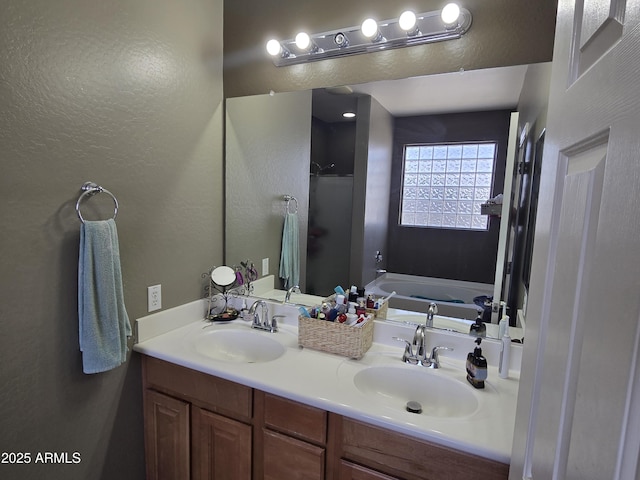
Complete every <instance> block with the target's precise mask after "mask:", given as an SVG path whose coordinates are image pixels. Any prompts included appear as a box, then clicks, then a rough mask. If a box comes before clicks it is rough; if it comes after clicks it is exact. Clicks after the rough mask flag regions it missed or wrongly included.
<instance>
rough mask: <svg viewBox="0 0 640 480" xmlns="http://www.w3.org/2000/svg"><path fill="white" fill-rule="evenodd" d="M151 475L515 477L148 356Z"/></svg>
mask: <svg viewBox="0 0 640 480" xmlns="http://www.w3.org/2000/svg"><path fill="white" fill-rule="evenodd" d="M142 365H143V384H144V421H145V456H146V462H147V478H148V479H150V480H151V479H153V480H155V479H171V480H183V479H184V480H187V479H191V478H192V479H204V478H206V479H212V480H219V479H225V480H226V479H233V480H251V479H253V480H298V479H300V480H394V479H395V480H398V479H403V480H430V479H433V480H436V479H438V480H439V479H442V478H447V479H450V480H477V479H478V478H482V479H483V480H506V479H507V478H508V473H509V466H508V465H506V464H503V463H500V462H495V461H492V460H488V459H485V458H482V457H478V456H476V455H471V454H467V453H464V452H460V451H458V450H454V449H450V448H446V447H443V446H440V445H436V444H433V443H430V442H427V441H424V440H419V439H416V438H413V437H409V436H406V435H402V434H399V433H396V432H393V431H389V430H386V429H384V428H379V427H375V426H372V425H369V424H366V423H362V422H359V421H355V420H352V419H350V418H346V417H343V416H341V415H337V414H334V413H328V412H326V411H324V410H321V409H318V408H315V407H311V406H308V405H304V404H301V403H299V402H295V401H292V400H288V399H285V398H282V397H278V396H276V395H271V394H269V393H265V392H261V391H259V390H253V389H251V388H249V387H246V386H244V385H240V384H236V383H234V382H230V381H228V380H224V379H221V378H217V377H213V376H211V375H207V374H204V373H200V372H196V371H194V370H190V369H188V368H185V367H180V366H178V365H175V364H172V363H168V362H164V361H162V360H158V359H155V358H152V357H148V356H143V361H142Z"/></svg>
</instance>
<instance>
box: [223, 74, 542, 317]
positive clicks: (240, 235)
mask: <svg viewBox="0 0 640 480" xmlns="http://www.w3.org/2000/svg"><path fill="white" fill-rule="evenodd" d="M528 68H530V67H529V66H527V65H521V66H516V67H503V68H497V69H488V70H481V71H475V72H474V71H469V72H464V73H453V74H443V75H431V76H427V77H420V78H410V79H405V80H393V81H385V82H374V83H371V84H363V85H350V86H348V87H346V86H345V87H340V88H331V89H320V90H316V91H313V92H312V91H300V92H287V93H277V94H272V95H256V96H251V97H237V98H229V99H227V111H226V175H227V178H226V183H227V185H233V188H230V189H228V190H227V193H226V242H225V243H226V248H225V261H226V263H227V264H235V263H238V261H239V259H241V258H246V257H251V258H254V259H258V260H260V259H264V260H263V261H262V266H263V269H262V271H261V275H262V276H264V275H267V274H272V275H274V276H275V282H276V288H278V286H279V283H280V282H279V280H278V262H279V260H280V249H281V242H282V226H283V218H284V214H285V212H286V203H285V202H284V200H283V199H284V198H285V196H287V195H289V196H294V197H296V198H297V200H298V204H299V208H298V224H299V238H300V243H301V246H300V278H301V281H300V288H301V290H302V291H303V292H304V293H309V294H314V295H318V296H329V295H330V294H331V293H333V287H334V286H336V285H342V286H343V287H349V286H350V285H352V284H355V285H358V286H360V287H363V286H365V285H368V284H372V283H376V282H382V281H383V280H384V279H385V275H386V279H387V280H389V278H391V279H392V280H398V278H401V277H403V276H408V277H413V276H417V275H416V272H415V271H413V270H412V269H413V268H414V267H413V266H414V265H418V264H420V263H421V262H422V263H424V259H425V258H430V260H429V263H430V265H431V267H432V268H435V267H436V266H437V273H435V274H432V275H426V276H427V277H438V278H442V279H445V283H448V282H455V281H457V282H460V281H462V282H467V283H470V284H473V286H482V287H483V290H482V292H484V293H487V296H493V297H494V299H495V300H496V301H497V300H503V301H505V302H506V300H507V298H508V297H509V289H510V288H518V289H519V291H520V290H522V288H523V287H522V284H524V283H525V281H524V280H523V279H522V278H517V279H510V278H509V265H510V262H513V259H514V257H518V258H520V256H521V255H520V254H519V253H518V249H522V250H523V251H524V250H525V246H524V243H523V244H522V245H519V244H517V242H516V241H515V240H516V237H518V235H516V233H517V231H518V230H519V226H518V225H516V224H515V223H514V222H515V216H514V215H513V214H514V213H515V212H516V211H517V207H518V204H519V203H520V202H519V201H516V200H518V199H517V197H518V196H519V195H521V193H522V192H520V191H519V189H520V190H522V187H521V186H522V184H523V183H525V184H526V185H529V184H531V183H532V182H531V179H529V181H527V182H522V181H521V179H520V178H519V177H518V176H519V175H521V174H522V172H519V171H518V169H517V168H516V165H517V164H518V163H524V162H525V161H526V160H527V158H526V157H527V156H531V157H532V158H533V149H531V151H530V152H528V151H527V148H528V146H531V145H533V144H534V143H535V141H536V140H537V138H535V136H536V135H537V133H536V130H535V128H534V125H532V124H530V123H526V124H523V122H521V124H520V125H518V118H517V116H515V117H514V116H510V112H514V111H517V110H519V109H520V107H519V105H520V101H521V98H520V97H521V94H522V91H523V85H524V84H525V76H526V73H527V70H528ZM535 68H539V69H544V70H545V71H546V70H547V69H549V68H550V65H549V64H538V65H536V66H535ZM497 111H500V112H501V115H502V116H503V120H502V124H501V125H500V128H501V129H502V131H503V138H502V139H501V140H500V145H499V147H497V148H499V150H500V154H496V156H495V158H494V160H495V163H494V166H495V171H494V172H493V173H494V177H493V180H492V182H491V184H490V189H487V191H482V194H483V195H484V194H487V193H488V195H484V196H483V201H486V200H488V199H490V198H493V197H495V196H496V195H497V194H503V201H505V200H506V201H511V197H513V198H514V201H513V206H512V207H510V208H509V210H508V211H509V212H510V213H511V215H508V217H509V218H507V219H506V220H505V218H504V217H502V218H500V216H499V214H497V215H492V216H491V217H487V218H488V220H487V228H486V229H485V230H484V231H475V232H473V231H472V232H469V231H466V232H465V231H457V230H455V229H451V228H442V226H441V227H440V228H421V227H415V226H403V225H400V223H401V217H400V214H399V209H400V208H401V204H402V199H401V198H400V197H401V192H402V181H401V177H402V174H403V170H402V163H401V162H400V163H398V161H397V160H396V157H397V150H398V146H397V145H395V146H394V138H397V137H398V135H399V134H398V131H399V130H398V125H401V124H403V125H406V126H407V127H406V129H405V130H406V131H409V134H403V135H400V136H404V137H406V138H409V140H408V142H409V143H411V142H414V141H415V140H411V138H412V137H411V135H412V133H411V129H412V128H418V129H419V128H426V129H431V130H432V131H435V133H436V136H437V137H438V138H441V139H443V140H441V141H442V142H443V143H445V144H447V143H449V144H451V143H455V142H457V141H459V140H458V139H457V138H451V137H447V135H446V134H447V131H449V129H450V127H449V124H447V123H446V122H444V121H440V120H437V121H429V122H424V121H422V122H421V121H418V122H417V123H415V124H413V125H415V127H412V126H411V125H412V124H411V123H410V121H409V119H410V118H416V119H420V118H430V119H432V120H433V119H434V118H438V119H439V118H443V116H446V115H454V114H455V115H457V116H459V117H460V118H464V117H465V115H467V116H468V118H471V119H472V120H470V121H468V122H466V123H465V122H464V121H462V122H460V123H461V124H462V127H461V128H465V125H472V124H476V125H477V124H479V123H482V122H483V118H484V117H482V116H481V114H480V113H478V112H489V116H490V117H491V115H492V113H491V112H497ZM344 112H351V113H355V114H356V116H355V118H353V117H352V118H351V119H348V118H345V117H343V116H342V113H344ZM505 119H506V120H505ZM528 121H529V120H527V122H528ZM510 123H511V125H510ZM394 127H395V128H394ZM509 134H511V139H510V140H509ZM469 140H478V138H474V137H473V136H471V138H469ZM485 140H486V138H483V139H482V142H484V141H485ZM463 142H464V141H463ZM538 143H539V145H540V146H539V148H541V142H538ZM538 156H539V155H536V157H538ZM392 159H393V160H392ZM398 165H400V166H398ZM445 173H446V172H445ZM526 185H525V186H526ZM529 200H530V198H528V199H527V202H526V204H527V205H526V207H527V208H532V207H533V208H535V205H533V204H535V202H531V201H529ZM319 204H321V205H322V207H323V208H322V212H318V205H319ZM497 211H500V207H499V206H498V210H497ZM523 218H524V220H523V221H524V222H527V221H530V219H528V217H527V216H524V217H523ZM329 227H331V229H332V233H329ZM531 228H533V227H531ZM428 230H431V231H430V232H428V233H429V234H428V235H427V236H425V235H422V236H421V235H419V233H422V234H424V233H425V231H428ZM520 230H521V229H520ZM399 231H401V233H398V232H399ZM521 233H522V232H520V234H521ZM322 237H324V238H322ZM530 237H531V236H530V235H527V234H526V232H525V234H524V238H525V239H526V238H530ZM327 239H330V241H327V242H324V243H323V244H322V245H321V246H319V245H318V242H319V240H323V241H324V240H327ZM521 243H522V242H521ZM318 248H320V249H321V250H323V253H324V254H325V255H324V256H323V257H322V259H321V260H319V261H318V260H317V256H318V255H317V253H318V252H317V250H318ZM521 261H524V262H526V259H525V260H521ZM394 265H395V266H394ZM398 265H400V267H398ZM472 265H473V266H472ZM318 266H319V268H318ZM265 267H266V268H265ZM524 270H527V268H525V269H524ZM387 272H388V273H387ZM478 272H480V273H478ZM394 275H396V276H397V277H394ZM419 276H425V275H423V274H420V275H419ZM387 283H389V282H387ZM386 293H390V292H386ZM381 294H382V293H381ZM492 294H493V295H492ZM524 295H525V296H526V290H525V293H524ZM401 296H403V295H400V294H398V295H395V297H401ZM409 296H413V297H419V296H420V294H419V292H418V293H417V294H414V295H409ZM522 296H523V293H521V292H520V293H518V292H516V294H515V295H513V297H514V298H516V299H518V302H519V305H518V308H520V307H521V304H522ZM427 298H428V296H427ZM396 300H397V298H396ZM426 305H427V306H428V302H427V304H426ZM390 306H391V307H394V303H393V299H392V303H391V304H390ZM402 308H405V309H407V310H410V308H407V307H402ZM426 308H427V307H425V309H426ZM477 309H478V310H481V307H480V306H478V308H477ZM425 311H426V310H421V311H419V312H418V313H417V314H415V315H418V316H420V315H422V316H424V314H423V312H425ZM509 314H510V315H512V317H514V316H515V314H516V312H515V311H514V312H509ZM412 315H414V314H413V313H412V312H411V311H408V312H406V317H405V318H406V319H408V320H409V321H411V320H413V319H414V318H415V316H412ZM493 317H494V318H493V321H494V323H495V322H497V320H499V318H497V313H495V314H494V316H493Z"/></svg>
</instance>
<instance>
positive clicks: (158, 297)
mask: <svg viewBox="0 0 640 480" xmlns="http://www.w3.org/2000/svg"><path fill="white" fill-rule="evenodd" d="M147 304H148V311H149V312H154V311H156V310H160V309H161V308H162V286H161V285H153V286H151V287H147Z"/></svg>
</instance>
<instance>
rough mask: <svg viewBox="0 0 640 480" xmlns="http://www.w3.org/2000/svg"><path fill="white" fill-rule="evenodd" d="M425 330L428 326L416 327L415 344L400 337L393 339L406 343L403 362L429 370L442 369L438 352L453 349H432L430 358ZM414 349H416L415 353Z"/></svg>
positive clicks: (439, 347) (451, 349)
mask: <svg viewBox="0 0 640 480" xmlns="http://www.w3.org/2000/svg"><path fill="white" fill-rule="evenodd" d="M425 328H426V325H418V326H416V331H415V333H414V334H413V342H409V340H405V339H404V338H400V337H393V339H394V340H398V341H400V342H404V343H405V347H404V353H403V354H402V361H403V362H405V363H409V364H411V365H422V366H423V367H427V368H440V357H439V355H438V352H439V351H441V350H449V351H453V348H450V347H442V346H440V345H438V346H435V347H433V348H432V349H431V356H429V354H428V353H427V345H426V341H425V338H426V336H425ZM413 347H415V351H414V348H413Z"/></svg>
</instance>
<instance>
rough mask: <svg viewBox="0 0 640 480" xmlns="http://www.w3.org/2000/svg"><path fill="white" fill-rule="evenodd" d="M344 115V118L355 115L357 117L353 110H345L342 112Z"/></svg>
mask: <svg viewBox="0 0 640 480" xmlns="http://www.w3.org/2000/svg"><path fill="white" fill-rule="evenodd" d="M342 116H343V117H344V118H353V117H355V116H356V114H355V113H353V112H344V113H343V114H342Z"/></svg>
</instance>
